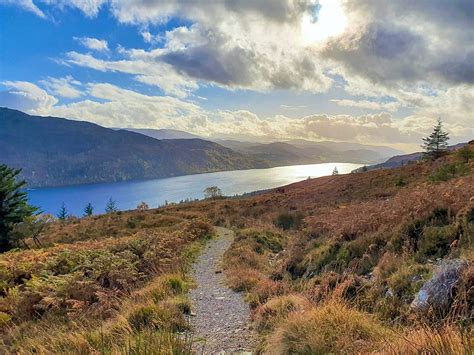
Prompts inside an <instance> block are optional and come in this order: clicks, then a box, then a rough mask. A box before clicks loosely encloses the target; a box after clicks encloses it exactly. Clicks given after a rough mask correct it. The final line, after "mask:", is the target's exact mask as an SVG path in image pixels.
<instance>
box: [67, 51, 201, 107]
mask: <svg viewBox="0 0 474 355" xmlns="http://www.w3.org/2000/svg"><path fill="white" fill-rule="evenodd" d="M123 54H124V55H125V57H126V59H123V60H116V61H107V60H101V59H98V58H95V57H94V56H92V55H90V54H82V53H77V52H69V53H67V59H66V60H65V62H66V63H69V64H74V65H78V66H82V67H87V68H92V69H95V70H98V71H102V72H120V73H125V74H131V75H133V76H134V78H135V80H137V81H139V82H141V83H145V84H148V85H153V86H158V87H160V88H161V89H162V90H163V91H164V92H165V93H166V94H170V95H174V96H177V97H181V98H183V97H186V96H188V95H189V94H190V92H191V91H194V90H196V89H197V88H198V85H197V83H196V81H195V80H193V79H191V78H189V77H187V76H185V75H181V74H179V73H177V72H176V71H175V70H174V69H173V67H172V66H171V65H169V64H167V63H159V62H158V63H157V62H155V61H154V54H153V53H150V52H145V51H143V50H135V51H126V50H123Z"/></svg>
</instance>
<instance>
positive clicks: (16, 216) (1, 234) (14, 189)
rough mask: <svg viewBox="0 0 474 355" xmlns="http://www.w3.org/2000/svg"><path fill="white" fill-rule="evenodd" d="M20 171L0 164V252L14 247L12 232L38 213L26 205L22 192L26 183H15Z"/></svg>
mask: <svg viewBox="0 0 474 355" xmlns="http://www.w3.org/2000/svg"><path fill="white" fill-rule="evenodd" d="M20 172H21V169H11V168H9V167H8V166H6V165H4V164H0V252H4V251H7V250H9V249H11V248H13V247H15V242H14V239H13V236H12V230H13V228H14V226H15V225H17V224H19V223H21V222H23V221H24V220H25V219H26V218H28V217H31V216H33V215H34V214H35V212H37V211H38V208H36V207H33V206H30V205H29V204H28V196H27V194H26V192H25V191H24V190H23V189H24V187H25V185H26V182H25V181H23V180H20V181H17V177H18V175H19V174H20Z"/></svg>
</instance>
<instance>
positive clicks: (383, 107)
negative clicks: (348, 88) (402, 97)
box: [330, 99, 401, 112]
mask: <svg viewBox="0 0 474 355" xmlns="http://www.w3.org/2000/svg"><path fill="white" fill-rule="evenodd" d="M330 101H332V102H335V103H336V104H338V105H339V106H346V107H355V108H361V109H367V110H373V111H390V112H394V111H397V110H398V109H399V108H400V106H401V104H400V103H399V102H396V101H395V102H376V101H369V100H349V99H343V100H340V99H332V100H330Z"/></svg>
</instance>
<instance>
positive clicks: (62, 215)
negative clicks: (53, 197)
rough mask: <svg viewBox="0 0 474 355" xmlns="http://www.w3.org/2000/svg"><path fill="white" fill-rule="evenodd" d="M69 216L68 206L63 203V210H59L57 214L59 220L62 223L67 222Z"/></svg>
mask: <svg viewBox="0 0 474 355" xmlns="http://www.w3.org/2000/svg"><path fill="white" fill-rule="evenodd" d="M68 216H69V213H68V211H67V208H66V205H65V204H64V202H63V203H62V205H61V208H60V209H59V211H58V213H57V214H56V217H58V219H59V220H60V221H65V220H66V219H67V217H68Z"/></svg>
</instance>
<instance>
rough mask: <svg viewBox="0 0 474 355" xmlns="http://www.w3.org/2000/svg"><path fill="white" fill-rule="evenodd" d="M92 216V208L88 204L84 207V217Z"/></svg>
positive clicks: (90, 204)
mask: <svg viewBox="0 0 474 355" xmlns="http://www.w3.org/2000/svg"><path fill="white" fill-rule="evenodd" d="M93 214H94V207H93V206H92V203H90V202H89V203H88V204H87V205H86V207H84V217H89V216H92V215H93Z"/></svg>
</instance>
